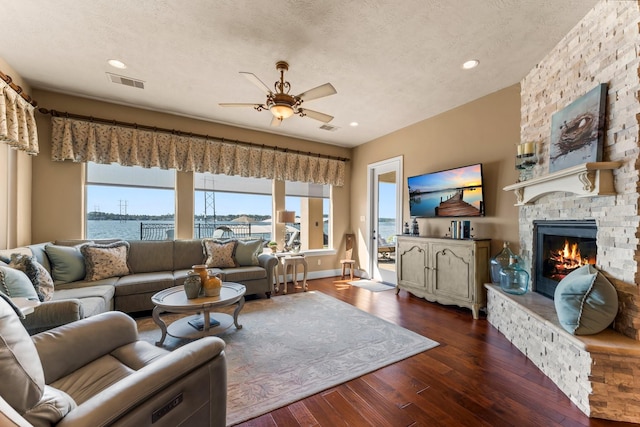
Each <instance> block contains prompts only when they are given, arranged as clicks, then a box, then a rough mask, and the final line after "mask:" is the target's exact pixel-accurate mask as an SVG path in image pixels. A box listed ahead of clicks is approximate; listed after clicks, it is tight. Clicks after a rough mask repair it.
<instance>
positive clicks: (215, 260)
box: [202, 239, 238, 268]
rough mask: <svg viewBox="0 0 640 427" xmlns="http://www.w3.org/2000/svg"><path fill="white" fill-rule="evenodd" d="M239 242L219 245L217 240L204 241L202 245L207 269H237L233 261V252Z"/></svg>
mask: <svg viewBox="0 0 640 427" xmlns="http://www.w3.org/2000/svg"><path fill="white" fill-rule="evenodd" d="M237 243H238V242H237V241H235V240H234V241H230V242H226V243H219V242H216V241H215V240H210V239H204V240H203V241H202V244H203V246H204V251H205V254H206V255H207V260H206V261H205V264H206V265H207V267H217V268H228V267H236V262H235V260H234V259H233V252H234V250H235V248H236V244H237Z"/></svg>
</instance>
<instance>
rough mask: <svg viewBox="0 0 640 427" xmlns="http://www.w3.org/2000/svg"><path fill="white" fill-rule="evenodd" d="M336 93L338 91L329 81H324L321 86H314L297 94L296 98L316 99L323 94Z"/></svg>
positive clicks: (304, 99)
mask: <svg viewBox="0 0 640 427" xmlns="http://www.w3.org/2000/svg"><path fill="white" fill-rule="evenodd" d="M336 93H338V91H337V90H336V88H335V87H333V85H332V84H331V83H325V84H323V85H322V86H318V87H314V88H313V89H309V90H308V91H306V92H302V93H301V94H300V95H298V98H300V99H302V100H303V101H311V100H312V99H318V98H322V97H324V96H329V95H334V94H336Z"/></svg>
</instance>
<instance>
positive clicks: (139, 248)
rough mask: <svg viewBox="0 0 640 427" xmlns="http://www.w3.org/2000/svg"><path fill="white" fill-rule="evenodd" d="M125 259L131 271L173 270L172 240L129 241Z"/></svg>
mask: <svg viewBox="0 0 640 427" xmlns="http://www.w3.org/2000/svg"><path fill="white" fill-rule="evenodd" d="M127 261H128V263H129V268H130V269H131V273H150V272H154V271H167V270H173V241H160V242H154V241H144V240H134V241H131V242H129V257H128V259H127Z"/></svg>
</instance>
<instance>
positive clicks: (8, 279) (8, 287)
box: [0, 265, 38, 301]
mask: <svg viewBox="0 0 640 427" xmlns="http://www.w3.org/2000/svg"><path fill="white" fill-rule="evenodd" d="M0 291H1V292H2V293H4V294H5V295H7V296H9V297H11V298H16V297H24V298H29V299H33V300H36V301H37V300H38V294H37V293H36V289H35V288H34V287H33V283H31V280H29V278H28V277H27V275H26V274H24V273H23V272H22V271H20V270H16V269H15V268H11V267H7V266H3V265H0Z"/></svg>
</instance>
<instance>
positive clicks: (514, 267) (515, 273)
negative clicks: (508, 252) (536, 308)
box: [500, 256, 529, 295]
mask: <svg viewBox="0 0 640 427" xmlns="http://www.w3.org/2000/svg"><path fill="white" fill-rule="evenodd" d="M500 288H502V290H503V291H505V292H507V293H509V294H515V295H522V294H525V293H527V290H528V289H529V273H527V272H526V271H525V270H524V269H523V268H522V267H520V265H519V264H518V258H516V257H515V256H513V257H511V259H510V260H509V265H508V266H507V267H505V268H503V269H502V270H501V271H500Z"/></svg>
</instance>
